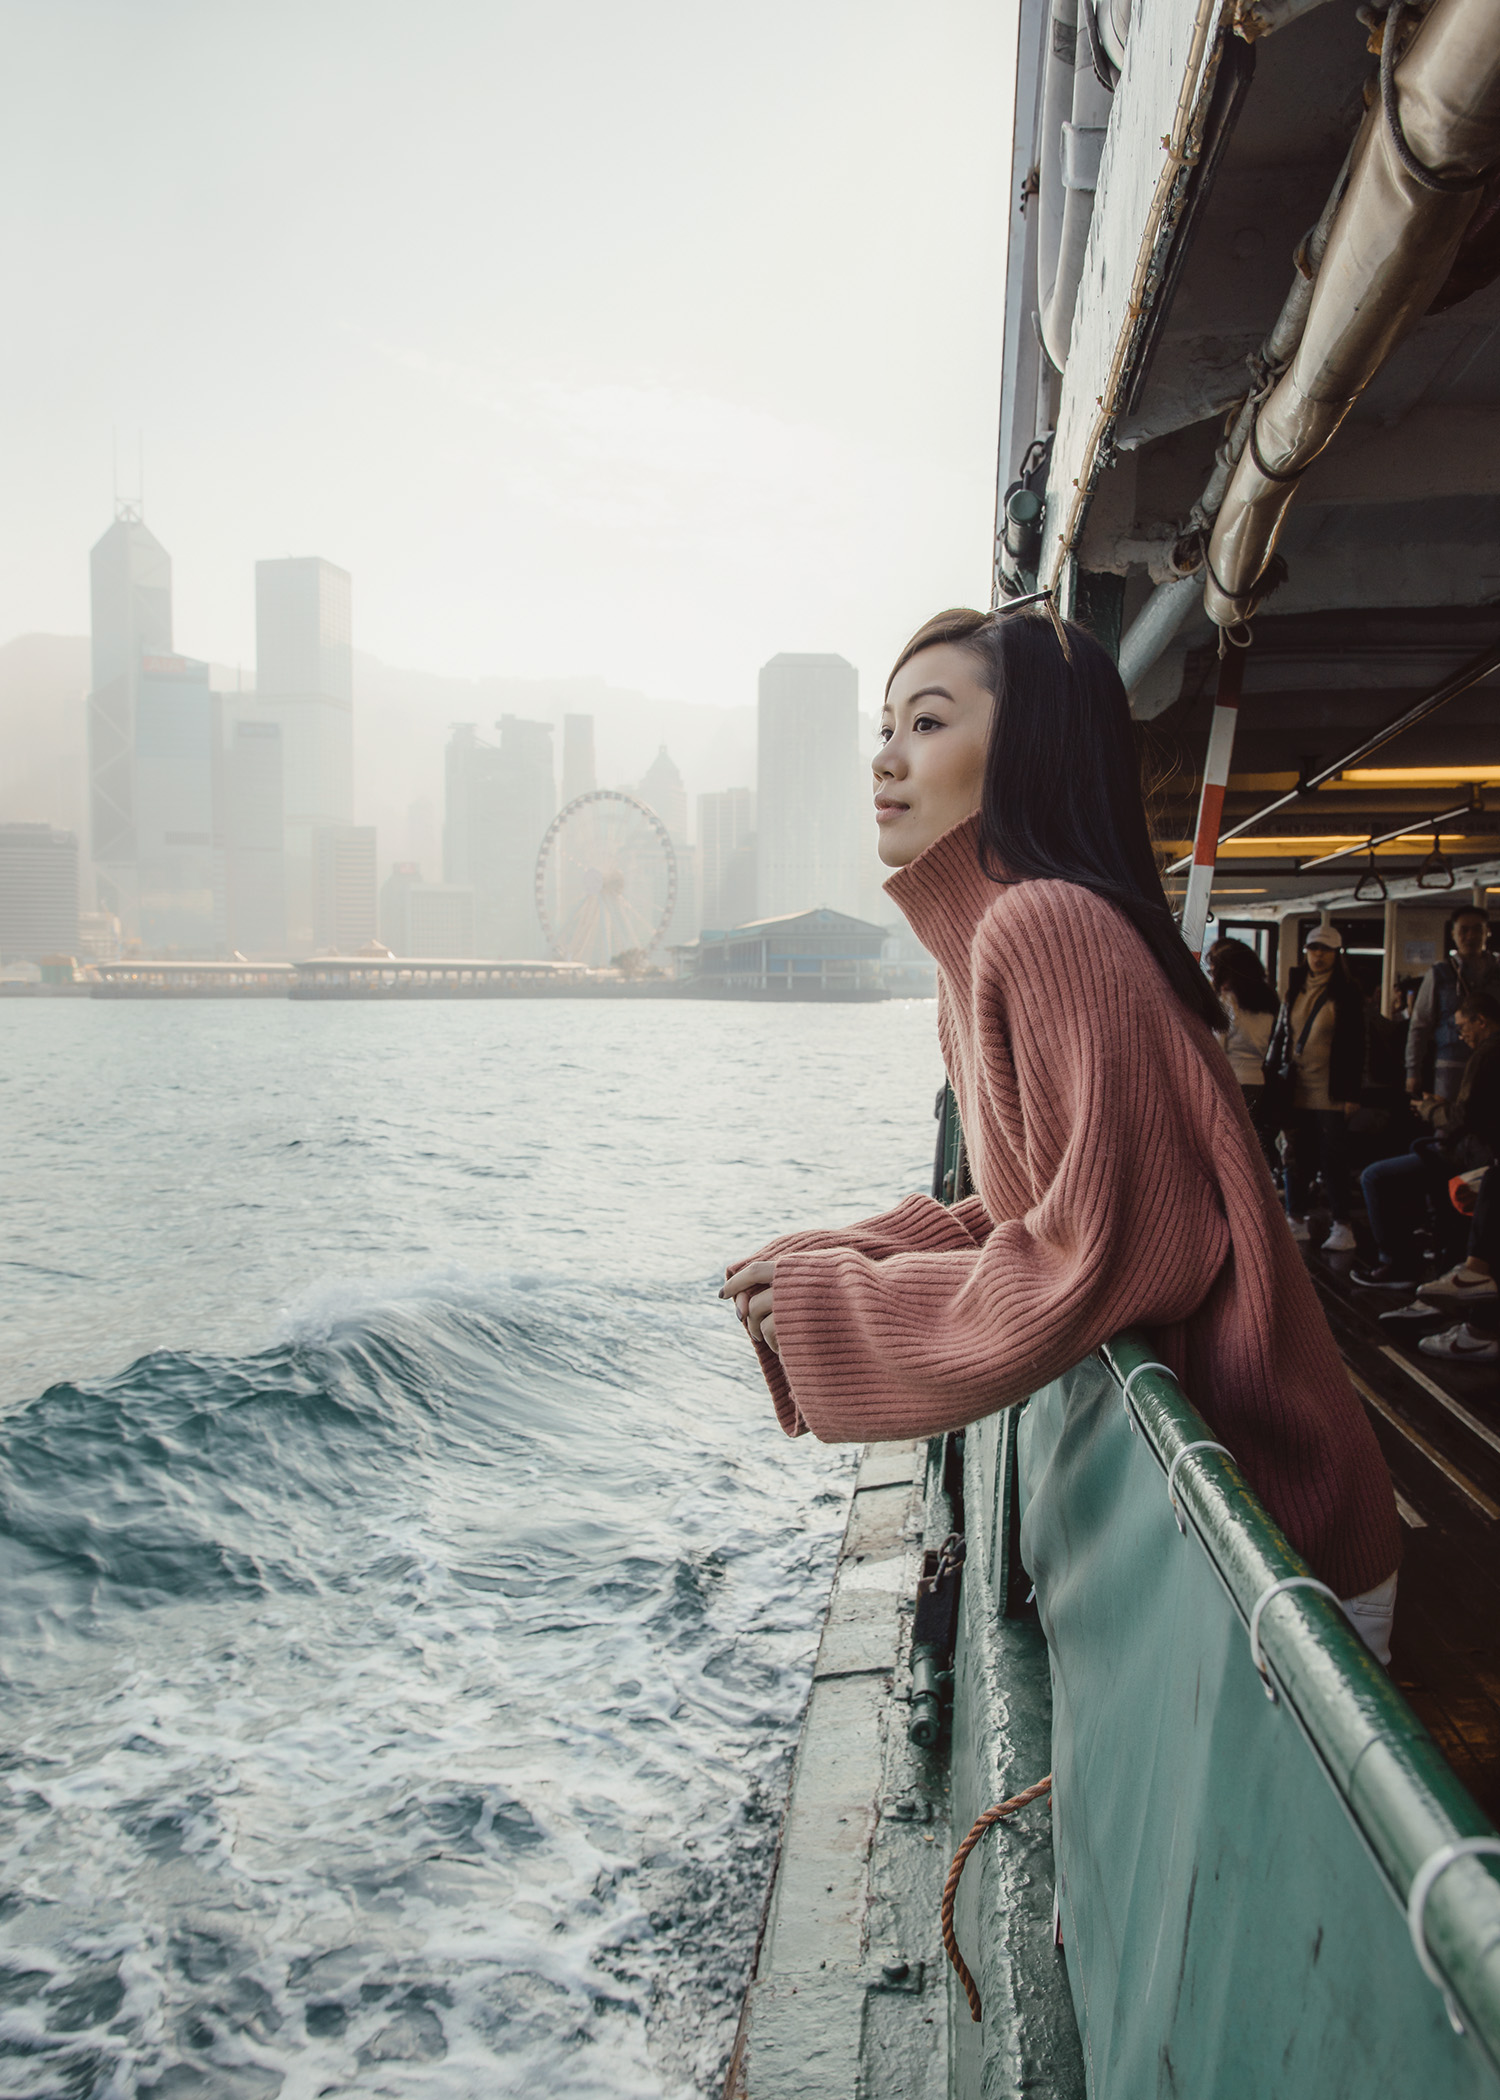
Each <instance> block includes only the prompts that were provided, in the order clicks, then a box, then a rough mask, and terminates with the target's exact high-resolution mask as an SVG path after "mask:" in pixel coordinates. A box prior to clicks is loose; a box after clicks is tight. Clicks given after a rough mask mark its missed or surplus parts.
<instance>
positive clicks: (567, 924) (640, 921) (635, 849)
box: [536, 788, 677, 969]
mask: <svg viewBox="0 0 1500 2100" xmlns="http://www.w3.org/2000/svg"><path fill="white" fill-rule="evenodd" d="M676 903H677V855H676V854H675V853H674V852H673V850H672V840H671V835H670V833H669V832H668V830H667V827H666V825H665V824H663V822H662V820H661V818H660V817H659V816H658V815H657V814H656V811H655V810H654V809H648V808H647V807H646V804H645V803H644V802H640V801H637V799H636V797H635V796H634V795H627V794H624V793H622V791H621V790H620V789H618V788H594V789H592V790H591V791H590V792H589V793H588V794H586V795H577V796H575V797H574V799H573V800H572V801H571V802H569V803H568V804H567V805H566V807H565V808H563V809H560V810H559V811H558V813H557V815H556V816H555V817H554V818H553V819H552V822H551V823H550V824H549V825H548V826H547V830H546V834H545V836H544V837H543V839H542V844H541V850H540V851H539V852H538V854H537V857H536V913H537V917H538V918H539V919H540V920H541V922H542V931H543V933H544V934H545V935H546V936H547V945H548V947H549V948H550V949H551V951H552V953H553V954H554V955H555V956H556V957H557V958H558V960H559V961H560V962H580V963H590V964H592V965H593V966H594V967H595V968H596V969H599V968H603V967H605V966H606V965H607V964H609V963H611V962H613V961H614V960H615V958H616V956H619V955H623V954H628V953H635V954H638V955H642V956H644V955H648V954H649V953H650V952H651V950H652V949H653V948H654V947H655V946H656V944H657V942H658V941H659V940H660V939H661V937H662V935H663V934H664V933H665V932H666V930H667V928H668V926H669V925H670V924H671V921H672V913H673V910H674V909H675V907H676Z"/></svg>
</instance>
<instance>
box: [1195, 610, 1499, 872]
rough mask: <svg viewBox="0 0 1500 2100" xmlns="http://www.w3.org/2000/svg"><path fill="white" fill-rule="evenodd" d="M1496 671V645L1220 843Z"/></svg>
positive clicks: (1227, 833)
mask: <svg viewBox="0 0 1500 2100" xmlns="http://www.w3.org/2000/svg"><path fill="white" fill-rule="evenodd" d="M1495 671H1500V643H1492V644H1491V646H1490V647H1489V648H1488V649H1483V650H1481V651H1480V653H1479V655H1478V656H1471V657H1470V659H1469V661H1468V662H1467V663H1466V664H1464V665H1463V666H1462V668H1461V669H1459V670H1457V671H1455V672H1454V673H1453V676H1452V677H1451V678H1445V679H1444V680H1443V683H1442V684H1441V685H1438V686H1434V687H1433V689H1432V691H1431V692H1430V693H1427V694H1425V695H1424V697H1423V698H1422V699H1420V700H1418V701H1417V702H1416V704H1415V705H1414V706H1412V707H1409V708H1407V709H1406V711H1405V712H1404V713H1403V714H1399V715H1397V716H1396V718H1395V720H1394V721H1391V722H1387V723H1386V725H1385V727H1384V728H1383V729H1377V730H1376V731H1375V732H1374V734H1373V735H1372V736H1367V737H1366V738H1365V740H1364V742H1363V743H1362V744H1359V745H1356V747H1355V748H1354V750H1352V751H1348V752H1346V753H1345V754H1344V756H1343V757H1342V758H1339V759H1335V761H1334V763H1333V764H1332V765H1331V766H1325V767H1324V768H1323V770H1322V772H1321V773H1314V774H1312V775H1310V776H1309V778H1308V779H1306V780H1301V781H1299V782H1298V783H1297V785H1296V787H1294V788H1291V789H1289V790H1288V792H1287V793H1286V794H1284V795H1278V796H1277V797H1276V799H1275V801H1274V802H1267V803H1266V804H1265V806H1264V807H1263V808H1261V809H1258V810H1256V811H1255V813H1254V815H1253V816H1249V817H1242V818H1241V819H1240V821H1239V823H1238V824H1234V825H1231V826H1230V828H1229V830H1228V831H1225V832H1221V833H1220V835H1219V843H1220V844H1221V845H1223V844H1224V843H1226V842H1227V841H1228V840H1229V839H1237V838H1241V837H1243V835H1244V834H1245V833H1246V832H1247V831H1248V830H1249V829H1250V827H1251V826H1252V825H1253V824H1259V823H1262V822H1263V821H1264V820H1265V819H1266V818H1267V817H1274V816H1275V814H1276V812H1277V810H1279V809H1285V808H1286V806H1287V804H1288V803H1289V802H1295V801H1296V800H1297V799H1298V797H1299V796H1302V795H1311V794H1315V793H1316V792H1317V790H1318V789H1319V788H1320V787H1324V786H1326V784H1327V783H1328V782H1329V781H1330V780H1336V779H1337V778H1338V776H1339V774H1340V773H1347V772H1348V771H1349V769H1350V768H1351V767H1352V766H1357V765H1358V764H1359V762H1360V760H1361V759H1362V758H1369V757H1370V756H1371V754H1372V753H1373V752H1376V751H1379V750H1381V749H1382V748H1383V747H1384V746H1385V745H1386V744H1389V743H1390V742H1392V740H1393V739H1394V738H1396V737H1398V736H1400V735H1401V734H1402V732H1403V730H1407V729H1415V727H1416V725H1417V724H1418V722H1425V721H1426V719H1427V717H1428V716H1429V715H1432V714H1436V712H1437V710H1438V709H1439V708H1440V707H1446V706H1447V704H1448V702H1449V701H1450V700H1456V699H1457V698H1458V697H1459V695H1460V694H1461V693H1466V692H1467V691H1468V690H1469V688H1470V686H1473V685H1478V684H1479V683H1480V681H1481V679H1485V678H1488V677H1489V676H1490V675H1491V673H1493V672H1495ZM1192 858H1193V857H1192V855H1191V854H1190V853H1185V854H1184V855H1183V857H1182V859H1181V860H1174V861H1173V863H1172V865H1171V866H1170V867H1169V868H1168V869H1167V873H1168V874H1169V875H1177V874H1180V873H1181V871H1182V870H1183V869H1184V868H1187V867H1191V865H1192Z"/></svg>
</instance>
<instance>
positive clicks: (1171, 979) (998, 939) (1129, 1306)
mask: <svg viewBox="0 0 1500 2100" xmlns="http://www.w3.org/2000/svg"><path fill="white" fill-rule="evenodd" d="M1064 633H1065V634H1066V642H1067V650H1068V654H1067V656H1066V657H1065V656H1064V653H1063V645H1062V636H1063V635H1064ZM881 736H882V747H881V750H880V752H879V753H878V755H877V757H876V760H875V811H876V821H877V823H878V824H879V827H880V854H881V858H882V860H884V862H885V863H886V865H887V866H888V867H891V868H894V869H895V870H896V873H895V874H894V875H893V876H892V878H891V880H890V881H889V882H888V883H887V884H886V890H887V894H888V895H889V896H891V897H892V898H893V900H894V901H895V903H896V904H897V905H898V906H899V907H900V909H901V910H902V912H903V913H904V914H905V915H906V917H907V919H908V920H909V921H910V923H911V925H912V928H913V930H914V931H915V933H916V934H917V936H918V938H919V939H920V940H921V941H922V942H923V943H924V944H925V945H926V946H927V947H928V948H929V949H930V950H931V952H932V953H933V954H934V955H935V957H936V958H937V964H938V984H939V998H938V1025H939V1033H940V1036H941V1039H942V1046H943V1054H944V1060H945V1063H946V1065H947V1068H948V1073H949V1077H950V1079H951V1081H952V1084H953V1088H954V1091H955V1094H956V1096H957V1099H958V1106H959V1113H960V1115H961V1117H962V1119H963V1127H964V1133H965V1137H966V1140H967V1145H968V1156H969V1167H970V1173H971V1176H972V1179H973V1184H974V1186H975V1188H976V1189H977V1190H978V1194H977V1195H975V1196H973V1197H971V1198H969V1199H968V1200H967V1201H966V1202H964V1203H961V1204H958V1205H957V1206H955V1207H954V1208H952V1209H945V1208H944V1207H943V1206H942V1205H941V1204H938V1203H935V1202H933V1201H932V1200H931V1199H930V1198H928V1197H923V1196H909V1197H908V1198H907V1199H906V1201H905V1202H904V1203H901V1204H898V1205H897V1207H896V1208H895V1209H894V1210H893V1211H891V1212H889V1213H888V1214H887V1215H886V1216H884V1217H879V1218H872V1219H869V1220H867V1221H865V1222H864V1223H863V1224H859V1225H853V1226H848V1227H845V1228H844V1229H842V1230H836V1231H832V1232H798V1233H791V1234H788V1235H787V1236H786V1237H785V1238H782V1239H778V1240H774V1241H773V1242H772V1243H771V1245H770V1246H768V1247H765V1248H763V1249H762V1250H761V1252H760V1253H759V1254H758V1255H755V1256H751V1257H750V1258H749V1259H748V1260H744V1261H741V1262H736V1263H732V1264H731V1265H730V1267H729V1269H728V1270H727V1271H726V1275H727V1279H728V1280H727V1281H726V1283H725V1285H724V1290H723V1295H724V1296H726V1297H730V1298H733V1300H734V1301H735V1305H736V1309H737V1310H738V1312H739V1313H740V1316H741V1318H742V1319H743V1320H744V1321H745V1323H746V1326H747V1328H748V1330H749V1332H750V1334H751V1337H752V1339H753V1340H754V1342H755V1346H756V1349H757V1352H758V1354H759V1357H760V1362H761V1366H762V1368H763V1370H764V1372H765V1375H766V1378H767V1381H768V1383H769V1385H770V1388H771V1393H772V1396H773V1399H774V1401H775V1405H776V1411H777V1414H778V1416H779V1418H780V1420H781V1424H782V1426H783V1428H784V1429H786V1430H787V1431H788V1433H789V1434H792V1435H797V1434H800V1433H801V1432H802V1431H803V1430H806V1429H811V1430H812V1431H814V1433H815V1434H816V1435H818V1436H820V1437H822V1438H823V1439H824V1440H825V1441H826V1442H833V1443H837V1442H844V1441H856V1440H858V1441H862V1440H864V1439H880V1438H902V1437H918V1436H928V1435H931V1434H934V1433H935V1432H937V1431H939V1430H943V1429H954V1428H957V1427H959V1426H960V1425H962V1424H964V1423H968V1422H973V1421H975V1420H977V1419H978V1418H979V1417H980V1416H981V1415H985V1414H988V1413H990V1412H992V1411H993V1410H994V1409H996V1408H999V1407H1005V1406H1008V1405H1011V1404H1013V1403H1014V1402H1016V1401H1019V1400H1022V1399H1024V1398H1025V1397H1026V1396H1027V1395H1028V1394H1030V1393H1031V1392H1033V1391H1035V1390H1036V1389H1037V1388H1038V1387H1040V1386H1042V1385H1044V1384H1046V1383H1047V1381H1048V1380H1050V1379H1052V1378H1055V1377H1057V1376H1058V1375H1059V1374H1060V1373H1061V1372H1063V1371H1065V1370H1067V1369H1069V1368H1070V1367H1071V1366H1072V1365H1074V1364H1076V1363H1078V1362H1079V1361H1080V1360H1081V1359H1082V1358H1083V1357H1085V1356H1087V1355H1088V1354H1089V1352H1090V1351H1091V1350H1093V1349H1095V1348H1096V1347H1097V1346H1098V1344H1099V1343H1100V1342H1102V1341H1104V1340H1105V1339H1106V1338H1107V1337H1108V1336H1110V1335H1112V1334H1114V1333H1116V1332H1117V1331H1118V1330H1119V1329H1120V1328H1122V1327H1126V1326H1129V1325H1131V1324H1132V1323H1135V1322H1139V1323H1141V1324H1143V1325H1145V1326H1148V1327H1150V1328H1151V1329H1152V1330H1154V1332H1153V1336H1152V1346H1153V1349H1154V1350H1155V1351H1157V1352H1158V1353H1159V1354H1160V1356H1161V1358H1162V1360H1163V1361H1164V1362H1167V1363H1170V1364H1171V1365H1172V1368H1173V1369H1174V1371H1176V1373H1177V1375H1178V1376H1179V1377H1180V1378H1181V1379H1182V1381H1183V1383H1184V1385H1185V1386H1186V1388H1187V1391H1188V1392H1189V1393H1190V1394H1191V1395H1192V1397H1193V1398H1194V1400H1195V1401H1196V1402H1197V1404H1198V1405H1199V1406H1200V1407H1201V1408H1202V1410H1203V1412H1204V1414H1205V1415H1206V1416H1207V1417H1208V1419H1209V1421H1210V1422H1211V1423H1212V1425H1213V1428H1214V1433H1215V1434H1216V1435H1217V1436H1219V1437H1221V1438H1222V1439H1223V1440H1224V1442H1225V1443H1226V1444H1227V1445H1228V1446H1229V1447H1230V1449H1231V1450H1232V1451H1233V1452H1234V1454H1235V1456H1236V1458H1237V1459H1238V1461H1239V1463H1240V1464H1241V1466H1242V1467H1243V1468H1244V1470H1245V1473H1246V1474H1247V1475H1248V1477H1249V1479H1250V1481H1251V1483H1252V1484H1253V1485H1254V1487H1255V1488H1256V1490H1257V1492H1258V1493H1259V1494H1260V1495H1261V1497H1262V1498H1263V1500H1264V1501H1265V1502H1266V1504H1267V1505H1268V1506H1269V1508H1270V1510H1271V1511H1272V1513H1273V1515H1274V1516H1275V1517H1276V1519H1277V1521H1278V1522H1279V1523H1280V1524H1281V1525H1282V1527H1283V1528H1284V1530H1285V1531H1286V1532H1287V1534H1288V1536H1289V1537H1290V1538H1291V1539H1292V1541H1293V1543H1294V1544H1295V1545H1296V1546H1297V1547H1298V1549H1299V1550H1300V1551H1301V1552H1302V1553H1304V1554H1305V1555H1306V1557H1307V1558H1308V1560H1309V1561H1310V1562H1311V1564H1312V1566H1313V1567H1314V1569H1315V1570H1316V1571H1317V1573H1318V1574H1319V1576H1320V1577H1321V1578H1322V1579H1323V1580H1324V1581H1325V1582H1327V1583H1329V1584H1330V1586H1331V1587H1332V1588H1333V1589H1335V1590H1336V1591H1337V1593H1338V1594H1339V1596H1340V1597H1343V1598H1345V1599H1349V1600H1351V1601H1352V1603H1353V1605H1354V1611H1353V1612H1351V1616H1353V1617H1356V1623H1359V1624H1360V1631H1361V1632H1362V1633H1364V1635H1365V1638H1366V1639H1367V1640H1368V1641H1369V1642H1370V1645H1371V1646H1372V1647H1373V1648H1374V1649H1375V1650H1376V1652H1377V1653H1378V1654H1382V1655H1384V1653H1385V1651H1386V1642H1387V1637H1388V1631H1389V1623H1390V1612H1391V1607H1392V1604H1393V1602H1394V1593H1395V1568H1396V1563H1397V1560H1398V1559H1399V1555H1400V1542H1399V1533H1398V1528H1397V1523H1396V1510H1395V1502H1394V1497H1393V1495H1392V1492H1391V1484H1390V1478H1389V1476H1388V1474H1387V1472H1386V1469H1385V1463H1384V1460H1383V1459H1382V1457H1381V1455H1380V1450H1379V1447H1378V1446H1377V1444H1376V1442H1375V1439H1374V1436H1373V1434H1372V1432H1371V1429H1370V1426H1369V1424H1368V1422H1367V1421H1366V1419H1365V1416H1364V1414H1363V1412H1362V1410H1361V1409H1360V1407H1359V1404H1358V1403H1357V1401H1356V1400H1355V1398H1354V1395H1353V1393H1352V1392H1351V1390H1350V1386H1349V1381H1348V1379H1347V1377H1346V1376H1345V1374H1344V1370H1343V1366H1342V1364H1341V1363H1340V1361H1339V1356H1338V1351H1337V1350H1336V1349H1335V1347H1334V1345H1333V1339H1332V1337H1331V1335H1330V1334H1329V1331H1328V1328H1327V1325H1326V1323H1325V1322H1324V1319H1323V1316H1322V1313H1321V1311H1320V1310H1319V1307H1318V1303H1317V1299H1316V1297H1315V1296H1314V1293H1313V1289H1312V1284H1311V1282H1310V1280H1309V1278H1308V1276H1307V1274H1306V1272H1305V1270H1304V1268H1303V1266H1302V1262H1301V1260H1300V1258H1299V1256H1298V1254H1297V1250H1296V1248H1295V1247H1294V1246H1293V1244H1292V1241H1291V1238H1290V1237H1289V1235H1288V1233H1287V1230H1286V1226H1285V1223H1284V1222H1283V1220H1282V1218H1281V1217H1280V1215H1279V1213H1278V1210H1277V1206H1276V1196H1275V1192H1274V1190H1273V1188H1272V1186H1271V1181H1270V1177H1269V1175H1268V1174H1267V1172H1266V1167H1265V1162H1264V1161H1263V1160H1262V1158H1261V1156H1260V1153H1259V1151H1258V1149H1257V1146H1256V1143H1255V1138H1254V1135H1253V1133H1252V1131H1251V1129H1250V1126H1249V1122H1248V1120H1247V1118H1246V1115H1245V1106H1244V1102H1243V1101H1242V1099H1241V1097H1240V1092H1239V1088H1238V1087H1237V1086H1236V1085H1235V1083H1234V1079H1233V1077H1232V1075H1231V1073H1230V1071H1229V1067H1228V1065H1227V1063H1226V1061H1225V1059H1224V1056H1223V1053H1222V1052H1221V1051H1220V1049H1219V1046H1218V1044H1217V1043H1216V1042H1215V1041H1214V1039H1213V1031H1214V1030H1215V1029H1221V1028H1222V1027H1223V1026H1224V1015H1223V1013H1222V1011H1221V1009H1220V1007H1219V1002H1218V1000H1217V999H1216V998H1215V997H1214V994H1213V992H1212V990H1211V988H1210V986H1209V984H1208V982H1207V980H1206V979H1205V978H1204V976H1203V974H1202V972H1201V971H1200V970H1199V968H1198V966H1197V964H1196V963H1195V962H1194V960H1193V958H1192V956H1191V955H1189V953H1188V951H1187V949H1186V948H1185V947H1184V946H1183V943H1182V941H1181V939H1180V937H1179V935H1178V933H1177V930H1176V928H1175V926H1174V925H1173V922H1172V919H1171V916H1170V914H1169V912H1168V910H1167V905H1166V900H1165V898H1164V896H1163V894H1162V888H1161V882H1160V879H1159V876H1158V874H1157V867H1156V861H1155V857H1154V855H1153V852H1152V847H1151V840H1150V837H1149V834H1148V831H1147V827H1146V819H1145V813H1144V810H1143V807H1142V803H1141V796H1140V789H1139V782H1138V775H1137V759H1136V752H1135V746H1134V739H1133V731H1132V725H1131V722H1130V717H1129V711H1128V708H1127V706H1126V701H1125V694H1124V689H1123V688H1122V686H1121V684H1120V680H1119V675H1118V673H1117V672H1116V670H1115V667H1114V665H1113V664H1112V663H1111V661H1110V660H1109V658H1108V657H1107V656H1106V655H1105V653H1104V651H1103V650H1102V649H1101V648H1100V647H1099V645H1098V643H1097V642H1095V641H1094V640H1093V638H1092V637H1091V636H1090V635H1088V634H1086V633H1085V632H1084V631H1083V630H1082V629H1080V628H1076V627H1073V626H1071V625H1070V626H1068V627H1067V628H1066V629H1064V628H1063V627H1062V626H1061V624H1060V623H1059V624H1058V625H1057V626H1054V625H1053V624H1052V623H1051V622H1050V620H1049V619H1047V618H1043V617H1039V616H1037V615H1034V614H1027V613H1023V612H1011V613H1009V614H1006V613H1002V614H1000V615H998V616H991V615H987V614H983V613H977V612H951V613H943V614H940V615H939V616H938V617H937V618H936V619H935V620H931V621H929V622H928V624H927V625H926V626H925V627H924V628H922V629H921V631H920V632H919V633H918V634H916V635H915V636H914V637H913V638H912V640H911V641H910V642H909V643H908V644H907V646H906V648H905V649H904V650H903V651H902V653H901V656H900V659H899V661H898V662H897V665H896V668H895V671H894V672H893V673H892V676H891V681H890V684H889V686H888V688H887V692H886V704H885V712H884V718H883V725H882V730H881Z"/></svg>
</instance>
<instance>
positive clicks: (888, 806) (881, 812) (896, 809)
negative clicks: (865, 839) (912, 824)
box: [875, 802, 911, 824]
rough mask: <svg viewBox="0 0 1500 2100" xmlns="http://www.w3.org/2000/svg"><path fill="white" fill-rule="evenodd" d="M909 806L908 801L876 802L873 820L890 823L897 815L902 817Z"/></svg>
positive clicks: (879, 822) (878, 822)
mask: <svg viewBox="0 0 1500 2100" xmlns="http://www.w3.org/2000/svg"><path fill="white" fill-rule="evenodd" d="M910 808H911V804H910V803H909V802H877V803H876V805H875V821H876V823H877V824H892V823H894V822H895V820H896V818H897V817H904V816H905V815H906V813H907V811H908V810H909V809H910Z"/></svg>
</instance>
